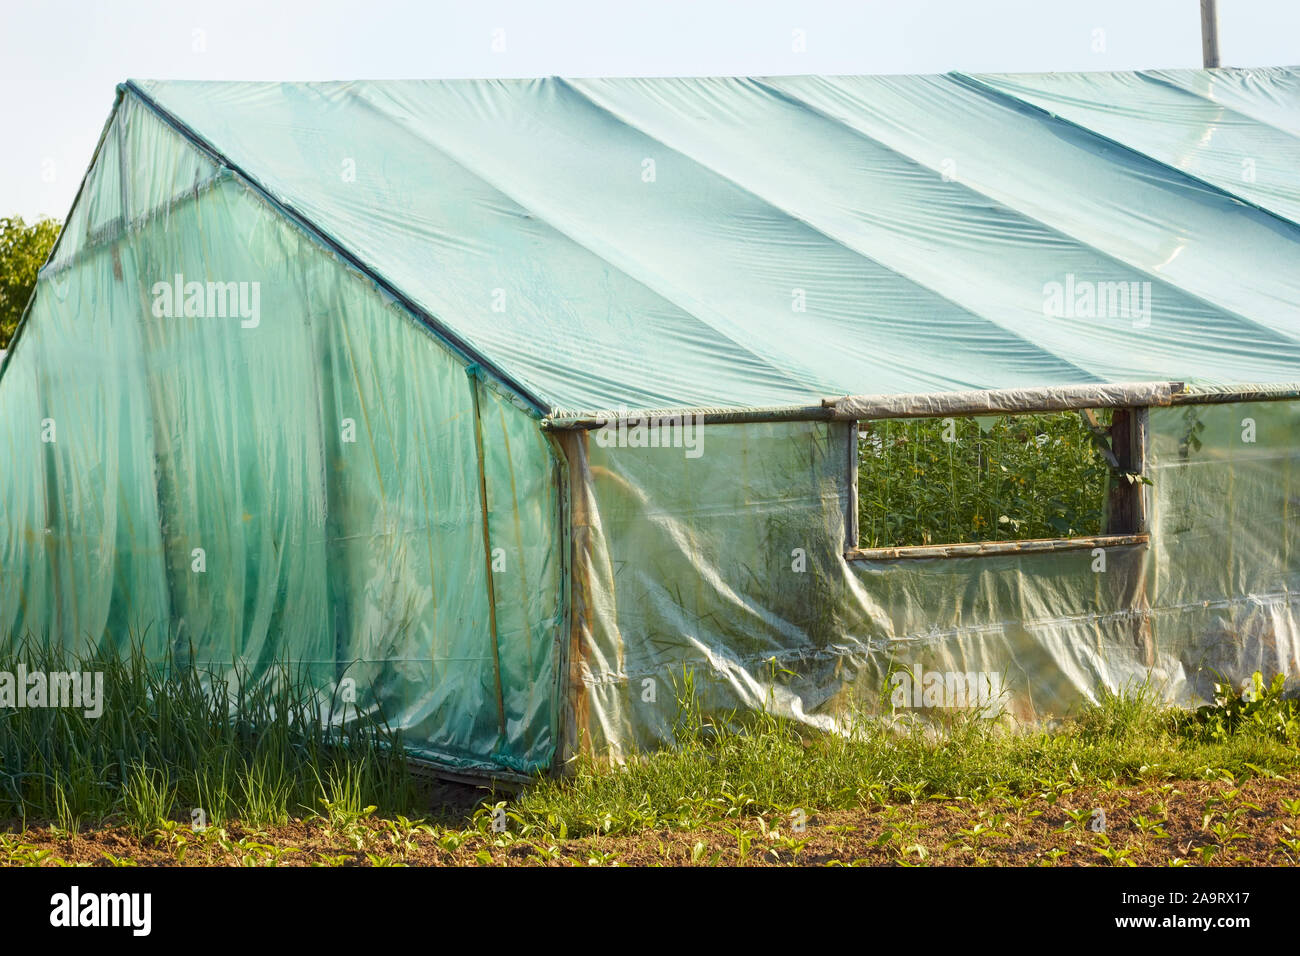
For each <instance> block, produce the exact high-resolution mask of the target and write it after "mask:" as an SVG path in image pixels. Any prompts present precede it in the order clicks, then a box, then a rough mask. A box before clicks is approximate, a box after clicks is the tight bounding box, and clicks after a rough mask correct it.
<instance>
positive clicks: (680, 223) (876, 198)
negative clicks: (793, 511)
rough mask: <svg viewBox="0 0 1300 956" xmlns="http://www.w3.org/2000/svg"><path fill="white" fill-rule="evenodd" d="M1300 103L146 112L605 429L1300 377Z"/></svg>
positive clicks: (874, 88)
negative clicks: (191, 137)
mask: <svg viewBox="0 0 1300 956" xmlns="http://www.w3.org/2000/svg"><path fill="white" fill-rule="evenodd" d="M1221 74H1222V76H1223V77H1224V79H1223V80H1222V81H1219V80H1218V79H1216V78H1217V77H1219V76H1220V75H1221ZM1295 77H1296V72H1295V71H1294V70H1285V69H1280V70H1271V71H1258V72H1255V71H1214V73H1213V75H1212V76H1209V75H1207V76H1202V75H1201V74H1199V73H1189V74H1185V75H1184V74H1180V75H1178V76H1171V77H1168V78H1161V77H1157V76H1154V75H1152V76H1148V75H1139V74H1062V75H1050V76H1036V75H1029V76H1024V77H1010V78H1008V77H983V76H980V77H968V76H961V75H955V74H954V75H948V76H931V77H924V76H921V77H778V78H758V79H753V78H690V79H673V78H657V79H573V80H565V79H559V78H550V79H538V80H492V81H478V80H463V81H391V82H387V81H386V82H370V83H313V84H273V83H236V84H213V83H179V82H143V83H141V84H140V86H141V88H142V89H143V90H145V91H146V93H147V95H149V96H151V97H153V98H155V99H156V100H157V101H158V103H159V104H160V105H161V106H162V107H164V108H165V109H167V110H169V111H171V112H172V113H174V114H175V115H176V116H178V117H180V118H181V119H182V120H183V121H184V122H185V123H187V124H188V125H189V126H191V127H192V128H193V129H194V130H195V131H196V132H197V133H198V134H199V135H200V136H202V137H203V138H205V139H206V140H207V141H208V142H210V143H212V144H214V145H215V146H216V147H217V148H219V149H220V150H221V151H222V152H223V154H224V155H226V156H228V157H229V158H230V159H231V161H233V162H234V163H236V164H238V165H239V166H241V167H242V168H244V169H245V170H247V171H248V172H249V173H250V175H252V176H254V177H255V178H256V179H257V180H258V181H259V182H261V183H262V184H263V185H264V186H265V187H266V188H267V189H268V190H269V191H270V192H271V193H272V194H273V195H275V196H276V197H279V198H281V199H283V200H284V201H285V202H286V203H288V204H290V205H291V206H292V208H293V209H295V210H297V211H300V212H301V213H303V214H304V215H306V216H307V217H308V218H310V219H311V220H312V221H313V222H315V223H318V224H319V225H320V226H321V228H322V229H323V230H324V231H325V232H327V233H328V234H329V235H331V236H333V237H335V238H336V239H337V240H338V241H339V242H340V243H341V244H342V245H344V246H346V247H347V248H348V249H350V250H352V251H353V252H355V253H356V255H357V256H358V257H359V258H360V260H361V261H363V262H365V263H366V264H367V265H368V266H370V267H371V268H373V269H374V271H375V272H377V273H378V274H380V275H382V276H384V277H385V278H386V279H388V280H389V281H391V282H392V284H393V285H394V286H395V287H397V288H400V289H401V290H402V291H403V292H405V293H406V294H408V295H410V296H411V297H412V299H413V300H414V301H415V302H417V303H418V304H419V305H420V307H421V308H423V309H425V310H426V311H427V312H428V313H429V314H430V315H433V316H435V317H436V318H437V319H438V320H439V321H441V322H442V323H444V324H445V325H446V326H447V328H449V329H450V330H452V331H453V332H455V334H457V335H458V336H460V337H462V338H463V339H465V340H466V341H470V342H473V343H474V345H475V346H476V347H477V348H478V349H479V350H480V351H481V353H482V355H483V356H485V357H486V358H487V359H490V360H491V361H492V362H493V363H494V364H495V365H496V366H498V367H500V368H502V369H505V370H507V371H508V372H509V373H510V374H511V376H512V377H513V378H514V380H516V381H517V382H518V383H520V385H521V388H522V389H523V390H524V391H525V392H527V393H528V394H529V395H531V396H532V397H534V398H536V399H537V400H538V402H539V403H540V404H541V405H542V406H543V407H544V409H545V410H546V411H547V412H549V413H550V414H551V416H552V417H554V418H559V419H575V418H582V417H584V416H590V415H593V414H599V413H602V412H609V411H615V410H617V409H619V408H634V409H635V408H709V409H717V410H725V409H738V408H768V407H781V406H785V407H791V406H802V407H807V406H809V405H816V404H817V403H818V402H819V401H820V400H821V399H822V398H824V397H826V396H832V395H857V394H882V395H888V394H918V393H932V392H939V391H957V390H968V389H995V388H998V389H1005V388H1026V387H1045V386H1054V385H1084V384H1090V383H1122V382H1153V381H1165V382H1171V381H1183V382H1189V383H1194V384H1199V385H1210V386H1213V385H1225V384H1232V383H1241V382H1255V383H1268V382H1290V381H1295V380H1297V379H1300V374H1297V370H1298V369H1300V334H1298V333H1297V331H1296V330H1297V327H1300V326H1298V323H1297V321H1296V306H1295V303H1296V302H1297V301H1300V278H1298V277H1300V242H1298V241H1297V240H1300V228H1298V227H1297V226H1296V225H1295V222H1294V219H1295V216H1294V215H1292V212H1293V209H1292V205H1290V204H1291V203H1293V202H1294V201H1295V190H1296V188H1297V187H1296V185H1295V177H1294V170H1295V169H1296V168H1297V163H1296V162H1295V161H1294V160H1295V158H1296V155H1297V154H1296V150H1297V149H1298V148H1300V145H1298V142H1297V140H1296V139H1295V137H1294V135H1293V133H1292V132H1291V130H1293V129H1294V127H1295V126H1297V125H1300V105H1298V104H1297V100H1296V98H1295V95H1294V93H1295V88H1296V79H1295ZM1180 84H1181V85H1180ZM1198 84H1199V86H1201V87H1208V88H1209V91H1210V92H1208V93H1206V92H1205V91H1204V90H1201V91H1199V92H1194V91H1193V88H1196V87H1197V86H1198ZM1203 94H1204V95H1203ZM1207 96H1214V97H1218V98H1219V99H1221V100H1222V103H1218V102H1215V101H1214V100H1213V99H1207V98H1206V97H1207ZM1247 107H1250V108H1249V109H1248V108H1247ZM1117 144H1118V145H1117ZM521 157H527V160H526V161H524V160H522V159H521ZM1243 157H1246V158H1251V157H1253V158H1254V163H1255V166H1254V170H1253V172H1251V173H1250V176H1246V175H1245V173H1244V172H1243V166H1242V160H1243ZM345 176H346V177H350V178H348V179H347V181H346V183H345V184H344V185H346V188H343V185H341V184H340V179H341V177H345ZM1252 177H1253V178H1252ZM1247 179H1249V181H1247ZM431 262H437V263H438V265H439V268H437V269H431V268H429V264H430V263H431ZM796 327H797V329H798V334H797V335H792V334H791V329H792V328H796Z"/></svg>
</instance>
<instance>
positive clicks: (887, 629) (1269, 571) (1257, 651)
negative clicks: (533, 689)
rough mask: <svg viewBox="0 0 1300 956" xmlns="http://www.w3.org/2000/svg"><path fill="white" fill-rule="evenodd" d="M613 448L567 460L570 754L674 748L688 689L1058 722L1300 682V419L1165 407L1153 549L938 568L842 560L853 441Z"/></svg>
mask: <svg viewBox="0 0 1300 956" xmlns="http://www.w3.org/2000/svg"><path fill="white" fill-rule="evenodd" d="M1197 423H1199V427H1198V424H1197ZM1243 423H1244V424H1243ZM1251 423H1253V426H1252V424H1251ZM1189 429H1191V430H1192V432H1193V433H1194V435H1195V436H1196V441H1191V442H1188V441H1185V436H1186V434H1187V433H1188V430H1189ZM594 434H595V433H592V434H588V435H574V436H571V437H570V438H569V440H568V444H567V450H568V453H569V455H570V456H571V458H572V460H573V462H574V467H573V468H572V471H571V476H572V495H573V501H574V505H573V513H574V555H575V558H574V560H575V566H574V594H573V600H574V608H575V622H576V626H575V629H574V632H573V634H572V644H571V648H570V661H569V664H570V693H569V698H568V701H567V707H568V711H567V713H568V717H569V725H568V732H567V734H566V746H567V747H568V748H570V749H573V748H583V749H587V750H589V751H592V752H596V753H598V754H602V755H609V756H612V757H615V758H619V757H624V756H626V755H627V754H629V753H630V752H632V751H634V750H640V749H648V748H652V747H655V746H661V745H664V744H666V743H669V742H671V740H672V733H673V726H674V721H675V720H676V718H677V706H678V697H679V691H680V688H681V687H682V686H683V677H684V675H685V674H687V673H689V674H691V675H692V677H693V680H694V685H695V688H696V693H697V694H698V700H699V702H700V704H701V705H702V707H703V708H704V710H705V711H706V712H707V713H709V714H711V715H712V716H713V717H715V718H721V717H723V716H724V715H726V714H728V713H729V712H731V711H732V710H733V709H734V710H735V711H736V712H737V713H740V714H743V712H744V711H747V710H750V711H752V710H756V709H761V708H768V709H769V710H771V711H773V712H775V713H779V714H783V715H785V716H789V717H793V718H795V719H797V720H800V721H802V722H805V723H807V724H809V725H812V726H816V727H821V728H823V729H828V730H838V731H844V730H846V729H848V728H849V727H850V726H851V725H852V723H853V721H855V720H857V719H861V718H871V717H879V716H893V717H898V716H900V715H910V717H911V718H915V719H920V720H924V721H934V722H940V723H941V722H943V721H944V720H945V719H946V718H947V717H949V716H951V715H952V714H955V713H956V712H958V711H972V710H973V711H976V712H978V713H981V714H983V715H985V716H990V717H993V716H1001V717H1002V718H1003V719H1010V720H1012V721H1014V722H1016V723H1036V722H1050V720H1051V719H1053V718H1057V717H1062V716H1066V715H1068V714H1070V713H1073V712H1077V710H1078V708H1079V707H1080V706H1081V705H1082V704H1083V703H1084V702H1087V701H1095V700H1096V699H1097V698H1098V695H1099V694H1100V693H1101V691H1102V689H1103V688H1111V689H1116V688H1119V687H1125V686H1130V687H1131V686H1133V685H1134V684H1135V683H1140V682H1147V683H1149V685H1150V686H1151V688H1152V689H1153V690H1155V691H1156V692H1157V693H1159V694H1161V695H1162V696H1163V697H1164V699H1166V700H1167V701H1169V702H1170V703H1174V704H1179V705H1191V704H1195V703H1198V702H1202V701H1205V700H1207V699H1210V698H1211V697H1212V696H1213V692H1214V691H1213V684H1214V681H1215V680H1218V679H1221V678H1227V679H1229V680H1231V681H1233V682H1239V681H1241V680H1242V679H1243V678H1245V677H1248V676H1249V675H1250V674H1251V673H1252V672H1253V671H1254V670H1256V669H1258V670H1262V671H1264V672H1265V673H1266V674H1268V675H1271V674H1273V673H1279V672H1280V673H1285V674H1287V675H1288V676H1289V677H1290V678H1291V679H1292V680H1294V679H1295V678H1296V677H1297V675H1300V657H1298V654H1300V645H1298V642H1297V629H1296V620H1297V614H1296V610H1297V602H1298V601H1300V587H1298V584H1300V578H1298V575H1300V567H1298V566H1297V565H1298V564H1300V561H1298V560H1297V556H1296V551H1295V548H1294V547H1293V542H1295V541H1296V535H1297V504H1300V502H1297V501H1296V500H1295V489H1293V487H1292V485H1291V481H1292V479H1291V475H1292V473H1293V471H1294V462H1295V459H1296V456H1297V454H1300V451H1298V448H1300V442H1298V441H1297V439H1300V405H1297V404H1293V403H1259V404H1254V405H1219V406H1211V405H1206V406H1194V407H1187V408H1156V409H1152V410H1151V413H1150V440H1149V452H1148V454H1149V458H1148V467H1147V473H1148V475H1149V476H1150V478H1151V480H1152V486H1151V487H1150V488H1149V489H1147V491H1146V494H1147V496H1148V499H1149V508H1150V513H1151V540H1150V543H1149V545H1128V546H1119V547H1109V548H1105V549H1104V550H1102V551H1094V550H1092V549H1086V548H1085V549H1079V550H1066V551H1057V552H1048V553H1025V554H1007V555H988V556H981V557H966V558H933V559H922V560H915V559H905V560H886V561H862V560H848V559H846V557H845V545H846V529H845V515H846V513H848V509H849V508H851V507H852V506H853V503H852V501H851V497H852V490H851V485H850V483H849V476H850V474H851V471H850V468H851V467H852V466H851V464H850V462H851V461H852V460H853V458H852V451H851V442H852V426H851V425H849V424H840V423H836V424H826V423H780V424H754V425H714V426H704V427H703V428H702V432H701V440H700V449H701V453H700V454H699V455H698V457H693V458H692V457H687V456H685V455H684V454H683V450H682V449H680V448H664V447H658V448H651V447H637V448H633V447H617V446H616V445H610V446H609V447H606V446H603V445H601V444H600V443H599V442H598V441H597V440H596V439H595V437H594ZM1243 435H1244V436H1246V438H1249V439H1250V440H1249V441H1246V440H1244V439H1243ZM1198 442H1199V444H1198Z"/></svg>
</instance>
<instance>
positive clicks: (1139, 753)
mask: <svg viewBox="0 0 1300 956" xmlns="http://www.w3.org/2000/svg"><path fill="white" fill-rule="evenodd" d="M23 659H24V662H25V664H26V666H27V667H28V669H29V670H38V669H42V670H66V669H70V668H69V667H64V666H61V662H60V661H56V660H53V659H52V658H51V656H50V655H43V654H40V653H36V652H35V650H34V649H33V648H32V647H30V646H27V647H26V648H24V653H23ZM15 664H16V659H14V658H13V657H10V658H9V659H7V660H0V669H6V670H13V669H15ZM76 666H77V667H78V668H79V669H81V670H95V669H99V670H102V671H103V672H104V674H105V699H106V705H105V707H104V712H103V715H102V716H101V717H100V718H98V719H97V720H96V719H89V718H86V717H84V716H83V715H82V713H81V712H80V711H75V710H57V709H19V710H6V711H0V816H4V817H7V818H9V819H10V821H11V822H12V823H13V824H16V825H17V827H16V828H18V829H22V828H24V827H26V826H28V825H38V824H46V823H53V824H54V825H55V826H57V827H58V828H59V829H61V830H63V831H76V830H78V829H79V828H87V827H94V826H99V825H101V824H104V823H109V824H111V823H125V824H126V825H128V826H129V827H130V828H131V829H132V830H133V831H134V832H135V833H137V834H138V835H140V836H141V837H142V838H143V837H146V836H148V835H150V834H157V833H163V834H167V833H171V832H173V831H175V829H176V826H177V824H176V823H175V821H177V820H178V819H179V820H182V821H184V822H185V823H189V822H190V820H191V815H192V812H193V811H194V809H195V808H202V809H203V811H204V814H205V817H206V820H205V822H206V823H207V824H208V825H209V826H210V827H220V826H222V825H223V824H224V822H225V821H228V820H237V821H239V823H240V824H241V825H242V826H244V827H245V828H254V829H259V828H267V827H275V826H277V825H279V824H282V823H284V822H286V821H287V820H288V819H290V818H291V817H315V818H321V819H324V820H325V821H327V822H328V825H329V826H330V827H331V828H332V829H334V830H337V831H338V832H340V833H345V834H360V833H361V829H362V828H364V827H363V824H364V822H365V821H366V820H368V819H370V818H372V817H374V818H375V819H384V818H391V817H393V816H394V815H398V816H397V817H396V818H397V819H398V820H399V821H402V824H403V827H404V828H405V829H404V830H403V832H406V831H408V830H409V831H411V832H414V831H413V830H411V824H410V821H408V820H405V819H404V817H402V816H400V815H402V814H405V815H409V816H410V817H412V818H416V819H418V818H420V817H422V816H424V815H425V814H426V813H427V812H428V811H429V809H430V808H429V807H428V806H427V805H425V806H422V805H421V804H420V799H421V798H420V795H419V791H418V789H417V788H416V787H415V785H414V783H413V781H412V779H411V777H410V774H409V770H408V768H407V766H406V764H405V762H404V761H403V759H402V758H401V756H400V753H399V752H398V751H399V749H400V743H401V742H400V738H398V737H397V736H396V735H395V734H392V733H390V732H389V731H388V729H387V728H386V727H385V726H384V724H383V723H382V721H376V720H367V719H358V720H355V721H353V722H351V723H350V724H349V732H348V734H347V735H346V736H343V735H340V733H339V730H338V728H337V727H335V726H332V725H330V724H329V723H328V722H324V721H322V719H321V716H320V715H321V709H322V708H321V706H320V700H319V698H318V696H317V694H316V693H315V691H314V689H313V688H312V687H311V686H310V685H309V684H308V683H307V682H305V681H301V680H295V679H293V676H292V674H291V673H290V672H289V671H288V669H287V668H283V669H279V670H273V672H272V674H271V675H270V677H269V678H267V679H263V680H260V681H258V682H256V683H255V684H253V683H251V682H250V683H248V684H247V685H246V686H244V687H243V688H242V690H241V691H240V692H235V691H234V690H233V689H232V688H229V687H226V686H225V685H224V684H223V682H221V681H217V680H215V679H214V678H212V677H210V676H207V677H205V675H202V674H201V673H199V672H195V671H193V670H190V669H187V668H181V667H171V666H166V665H159V664H158V663H156V662H150V661H147V660H145V659H144V657H143V656H142V655H141V654H140V653H139V652H138V651H135V652H132V653H130V654H127V655H126V656H125V657H124V658H122V659H118V658H115V657H113V656H110V655H98V656H96V657H95V658H93V659H83V660H81V661H78V662H77V664H76ZM689 676H690V675H687V677H688V679H687V680H685V681H684V682H683V683H682V685H681V687H680V689H679V693H680V695H681V699H680V700H679V708H680V710H679V715H678V720H677V721H676V725H675V726H676V741H675V747H673V748H671V749H667V750H662V751H658V752H655V753H653V754H646V755H642V756H640V757H638V758H636V759H633V760H630V761H629V762H628V763H627V765H626V766H623V767H610V766H608V765H606V764H604V763H600V762H597V761H595V760H592V759H589V758H582V759H579V760H578V761H577V762H576V763H575V765H574V766H573V767H572V768H570V769H571V773H570V774H569V775H567V776H565V777H562V778H542V779H539V780H538V781H536V782H535V783H534V784H533V785H532V786H530V787H529V788H527V789H526V790H525V791H524V792H523V793H521V794H519V795H517V796H515V797H513V798H512V799H510V800H509V801H508V802H501V801H498V799H497V797H495V796H493V795H490V794H487V793H486V792H485V793H484V797H485V803H484V804H483V805H482V806H481V807H480V808H479V809H478V810H477V811H476V812H475V813H474V814H473V815H472V817H471V819H469V820H468V821H466V819H465V818H464V817H463V816H459V817H458V816H455V815H452V814H448V813H442V814H439V815H438V816H439V817H440V818H441V820H442V822H443V824H444V825H446V826H450V827H451V829H449V830H441V831H439V833H440V834H442V835H445V836H446V837H447V839H453V838H454V839H456V840H461V839H463V838H464V837H463V836H456V834H457V833H462V834H466V833H468V834H471V835H472V834H475V833H477V834H478V835H479V837H480V838H486V839H489V840H496V839H498V836H497V835H498V834H501V833H502V831H501V829H500V824H501V822H502V819H503V817H502V814H504V815H505V817H504V819H505V820H507V821H508V822H507V829H508V831H509V833H508V834H507V835H503V836H501V837H500V838H501V839H506V838H507V837H508V838H509V839H531V840H534V841H536V840H542V841H552V842H553V841H562V840H565V839H571V838H574V837H581V836H585V835H591V834H636V833H643V832H647V831H650V830H659V829H665V828H667V829H692V828H696V827H699V826H701V825H704V824H716V823H719V822H721V823H724V824H727V825H730V822H732V821H737V820H739V819H741V818H747V819H750V820H752V819H753V818H756V817H759V816H762V817H764V818H766V819H768V820H778V819H790V818H791V815H792V814H793V815H796V816H797V815H798V814H801V813H802V814H807V815H811V814H813V813H816V812H819V811H833V810H847V809H853V808H857V807H862V806H868V807H870V806H880V805H886V804H890V805H893V804H899V803H912V802H919V801H923V800H927V799H935V798H942V799H946V800H954V799H956V800H970V801H973V802H979V801H983V800H989V799H1008V798H1018V797H1022V796H1023V797H1029V796H1035V797H1038V798H1046V799H1048V800H1055V799H1057V798H1058V797H1059V796H1061V795H1063V794H1067V793H1070V792H1072V791H1074V790H1076V789H1079V788H1087V787H1094V788H1095V787H1098V786H1101V787H1112V786H1118V785H1123V784H1126V783H1135V784H1136V783H1143V784H1147V783H1150V784H1164V783H1165V782H1167V781H1177V780H1189V779H1191V780H1196V779H1201V780H1205V779H1216V780H1217V779H1237V778H1242V777H1249V776H1268V775H1271V774H1279V775H1288V774H1294V773H1295V772H1296V771H1297V770H1300V705H1298V704H1297V702H1296V701H1295V700H1293V699H1287V698H1285V697H1283V695H1282V683H1281V682H1280V681H1273V682H1272V683H1267V682H1265V681H1263V679H1262V678H1261V679H1259V680H1257V681H1256V682H1255V683H1254V684H1253V685H1252V686H1251V687H1249V688H1248V689H1247V691H1246V692H1244V694H1242V695H1238V694H1236V693H1234V692H1233V691H1232V690H1231V689H1229V688H1227V687H1226V686H1221V687H1220V692H1221V697H1222V699H1221V701H1220V702H1219V703H1218V704H1217V705H1215V706H1211V707H1206V708H1202V709H1201V710H1199V711H1196V712H1194V713H1188V712H1185V711H1178V710H1171V709H1167V708H1165V707H1163V706H1162V705H1160V704H1159V703H1158V702H1157V697H1156V696H1155V695H1154V694H1153V693H1151V692H1150V691H1149V689H1148V688H1136V689H1132V690H1129V691H1125V692H1123V693H1112V694H1105V695H1103V697H1102V699H1101V700H1100V701H1099V702H1098V703H1097V704H1095V705H1090V706H1087V707H1085V708H1083V709H1081V710H1080V712H1079V713H1078V714H1077V715H1075V716H1073V717H1072V718H1069V719H1066V720H1064V721H1062V722H1061V724H1060V726H1059V727H1056V728H1055V729H1053V730H1052V731H1051V732H1048V731H1046V730H1026V729H1021V730H1018V731H1013V730H1011V729H1009V728H1008V727H1007V726H1006V725H1005V724H1003V723H1002V722H1000V721H997V720H981V719H977V718H973V717H972V718H970V719H961V720H958V721H956V722H955V723H953V724H951V725H950V726H947V727H946V728H945V730H944V733H942V734H939V733H936V732H935V731H934V730H933V728H931V729H928V730H927V729H925V728H920V727H912V728H910V729H908V728H902V729H900V728H899V727H898V726H896V725H893V724H889V723H887V722H883V721H880V720H866V719H864V720H863V721H862V722H861V723H860V725H859V726H858V728H857V730H856V732H854V733H852V734H850V735H846V736H837V735H826V734H822V733H818V732H815V731H812V730H810V729H809V728H807V727H805V726H802V725H799V724H796V723H794V722H792V721H789V720H785V719H783V718H779V717H776V716H774V715H772V714H768V713H757V714H749V715H744V716H743V718H742V717H741V716H740V715H732V716H731V717H730V718H728V719H725V720H716V721H715V720H713V719H710V718H709V717H708V716H706V715H704V714H702V713H701V712H700V710H699V708H698V706H696V703H695V700H694V697H693V694H692V691H691V688H692V682H691V681H690V679H689ZM214 689H215V691H216V693H215V694H214V693H212V691H213V690H214ZM742 723H743V724H744V729H743V730H740V729H736V728H737V727H739V726H740V725H741V724H742ZM467 823H468V827H467V829H463V828H466V824H467ZM494 823H495V824H496V826H494ZM177 832H179V831H177ZM395 832H396V831H395ZM358 838H360V837H358ZM408 838H409V837H402V839H403V840H405V839H408ZM440 838H441V837H440ZM363 842H364V841H363ZM181 849H182V850H183V847H182V848H181ZM241 852H242V851H241ZM250 852H252V851H250ZM259 852H260V851H259Z"/></svg>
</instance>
